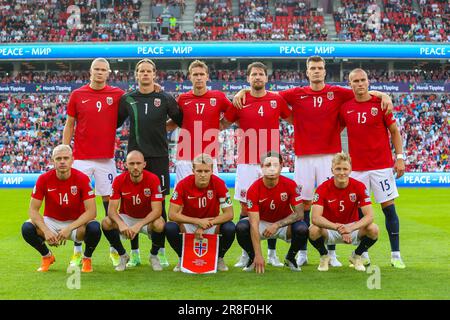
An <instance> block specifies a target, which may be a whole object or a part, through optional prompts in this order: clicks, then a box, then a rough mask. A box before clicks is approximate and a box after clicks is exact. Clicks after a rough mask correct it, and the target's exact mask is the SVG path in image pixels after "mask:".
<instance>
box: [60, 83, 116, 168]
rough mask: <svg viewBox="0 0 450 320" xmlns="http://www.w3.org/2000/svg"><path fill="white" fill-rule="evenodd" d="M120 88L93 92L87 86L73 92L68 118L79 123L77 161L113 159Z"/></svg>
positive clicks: (76, 149) (76, 124)
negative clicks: (72, 118)
mask: <svg viewBox="0 0 450 320" xmlns="http://www.w3.org/2000/svg"><path fill="white" fill-rule="evenodd" d="M123 94H124V91H123V90H122V89H120V88H116V87H111V86H105V87H104V88H103V89H101V90H94V89H91V87H89V85H88V84H87V85H84V86H82V87H81V88H78V89H76V90H74V91H73V92H72V94H71V95H70V99H69V103H68V105H67V115H69V116H71V117H74V118H75V119H76V123H75V134H74V147H73V157H74V159H81V160H83V159H112V158H114V142H115V137H116V127H117V114H118V111H119V101H120V97H121V96H122V95H123Z"/></svg>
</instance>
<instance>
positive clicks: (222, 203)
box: [219, 193, 233, 209]
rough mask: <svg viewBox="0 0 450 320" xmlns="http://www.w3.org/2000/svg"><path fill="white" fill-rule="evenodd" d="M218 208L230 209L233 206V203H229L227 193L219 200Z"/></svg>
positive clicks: (229, 199)
mask: <svg viewBox="0 0 450 320" xmlns="http://www.w3.org/2000/svg"><path fill="white" fill-rule="evenodd" d="M219 202H220V207H221V208H222V209H224V208H228V207H231V206H232V205H233V202H232V201H231V197H230V194H229V193H227V194H226V197H225V198H219Z"/></svg>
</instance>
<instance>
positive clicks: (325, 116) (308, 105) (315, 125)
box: [279, 84, 354, 156]
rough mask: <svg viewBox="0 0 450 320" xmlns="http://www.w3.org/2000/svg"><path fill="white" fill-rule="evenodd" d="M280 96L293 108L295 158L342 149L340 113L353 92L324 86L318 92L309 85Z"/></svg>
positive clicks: (283, 92) (337, 87)
mask: <svg viewBox="0 0 450 320" xmlns="http://www.w3.org/2000/svg"><path fill="white" fill-rule="evenodd" d="M279 93H280V95H281V96H282V97H283V98H284V99H285V100H286V101H287V103H289V104H290V105H291V106H292V116H293V124H294V144H295V154H296V155H297V156H305V155H317V154H330V153H337V152H340V151H341V150H342V147H341V126H340V123H339V110H340V108H341V105H342V104H343V103H344V102H345V101H348V100H350V99H352V98H353V97H354V94H353V91H352V90H350V89H346V88H343V87H339V86H332V85H329V84H327V85H325V88H323V89H322V90H320V91H313V90H312V89H311V88H310V87H309V86H308V87H296V88H292V89H289V90H285V91H281V92H279Z"/></svg>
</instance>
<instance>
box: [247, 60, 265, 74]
mask: <svg viewBox="0 0 450 320" xmlns="http://www.w3.org/2000/svg"><path fill="white" fill-rule="evenodd" d="M252 68H259V69H263V70H264V73H265V74H266V76H267V66H266V65H265V64H264V63H262V62H253V63H250V64H249V65H248V67H247V76H249V75H250V72H251V71H252Z"/></svg>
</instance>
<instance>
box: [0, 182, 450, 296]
mask: <svg viewBox="0 0 450 320" xmlns="http://www.w3.org/2000/svg"><path fill="white" fill-rule="evenodd" d="M232 191H233V190H232ZM30 192H31V190H28V189H27V190H23V189H11V190H8V189H2V190H1V192H0V201H1V203H2V207H1V209H0V211H1V212H0V221H1V228H0V252H2V258H1V260H0V268H1V269H0V270H1V272H0V283H1V286H0V299H164V300H168V299H188V300H202V299H209V300H214V299H225V300H227V299H233V300H239V299H252V300H259V299H275V300H296V299H371V300H372V299H449V298H450V291H449V290H448V279H449V276H450V269H449V261H450V251H449V246H448V243H449V242H448V239H449V237H450V197H449V195H450V192H449V189H444V188H442V189H401V190H400V195H401V196H400V198H398V199H397V201H396V204H397V212H398V213H399V216H400V228H401V229H400V230H401V234H400V235H401V238H400V245H401V250H402V257H403V259H404V261H405V263H406V265H407V268H406V269H404V270H397V269H393V268H392V267H391V266H390V247H389V240H388V236H387V233H386V229H385V226H384V216H383V213H382V212H381V210H380V208H379V205H375V206H374V207H375V212H376V217H375V221H376V223H377V224H378V225H379V226H380V229H381V231H382V232H381V235H380V239H379V241H378V242H377V243H376V244H375V246H374V247H373V248H372V249H371V250H370V255H371V259H372V265H376V266H378V267H379V270H380V273H379V275H380V277H379V279H380V282H379V285H380V288H379V289H376V288H375V289H369V288H368V282H369V283H372V284H374V283H375V282H374V281H373V277H374V276H375V274H373V273H372V274H369V273H362V272H356V271H355V270H354V269H351V268H349V267H348V262H347V258H348V256H349V254H350V252H351V251H352V250H353V247H352V246H349V245H338V246H337V254H338V256H339V259H340V260H341V262H343V264H344V266H343V267H342V268H331V269H330V271H329V272H325V273H321V272H319V271H317V269H316V268H317V265H318V262H319V261H318V259H319V256H318V253H317V251H316V250H315V249H314V248H312V246H311V245H308V250H309V254H308V256H309V264H308V265H307V266H304V267H302V272H299V273H294V272H291V271H289V269H287V268H275V267H271V266H268V267H267V269H266V272H265V274H263V275H257V274H255V273H251V274H249V273H245V272H243V271H241V270H240V269H238V268H233V267H232V266H233V264H234V263H235V262H236V261H237V259H238V257H239V255H240V252H241V249H240V247H239V245H238V243H237V241H236V240H235V242H234V243H233V246H232V248H231V249H230V251H228V253H227V255H226V256H225V260H226V262H227V264H228V266H229V267H230V271H228V272H221V273H217V274H213V275H188V274H183V273H175V272H172V268H173V266H174V265H175V263H176V261H177V259H176V255H175V253H174V251H173V250H172V249H171V248H170V247H169V246H168V244H167V255H168V258H169V262H170V263H171V266H170V268H169V270H164V271H162V272H154V271H152V270H151V268H150V267H149V264H148V260H147V258H148V251H149V249H150V241H149V240H148V239H146V238H145V237H143V236H142V235H141V236H140V246H141V258H142V260H143V265H141V266H140V267H137V268H135V269H128V270H126V271H125V272H121V273H119V272H115V271H114V269H113V268H112V265H111V263H110V261H109V258H108V253H109V250H108V243H107V241H106V238H105V237H104V236H102V240H101V242H100V244H99V246H98V247H97V250H96V251H95V252H94V256H93V268H94V272H93V273H92V274H82V275H81V282H80V289H69V288H68V287H67V280H68V279H69V277H70V276H72V275H71V274H68V273H67V271H66V270H67V266H68V262H69V259H70V256H71V253H72V243H71V242H68V244H67V245H66V246H64V247H60V248H56V249H53V252H54V254H55V256H56V263H55V264H53V265H52V267H51V269H50V271H49V272H48V273H45V274H41V273H38V272H36V269H37V268H38V266H39V263H40V257H39V254H38V253H37V252H36V251H35V250H34V249H33V248H31V247H30V246H29V245H28V244H27V243H26V242H25V241H24V240H23V239H22V236H21V234H20V228H21V225H22V223H23V221H25V220H26V219H28V214H27V209H28V204H29V197H30ZM98 208H99V213H98V217H99V218H98V219H100V218H102V217H103V215H104V213H103V209H102V207H101V205H100V202H98ZM234 209H235V217H236V219H237V217H238V214H239V210H238V203H235V205H234ZM236 219H235V220H236ZM124 245H125V248H127V249H129V243H125V244H124ZM266 248H267V244H266V242H264V243H263V252H264V253H265V254H266V252H267V250H266ZM287 248H288V245H287V244H286V243H284V242H283V241H281V240H279V241H278V243H277V252H278V255H279V257H280V259H281V258H282V257H283V256H284V254H285V253H286V251H287ZM370 277H372V278H370Z"/></svg>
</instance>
